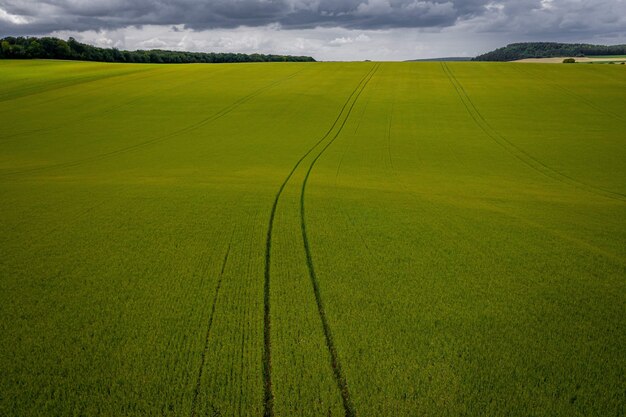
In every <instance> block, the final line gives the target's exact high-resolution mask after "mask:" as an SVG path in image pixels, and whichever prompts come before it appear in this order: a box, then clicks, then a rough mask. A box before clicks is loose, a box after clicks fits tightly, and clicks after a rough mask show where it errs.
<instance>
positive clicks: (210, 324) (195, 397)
mask: <svg viewBox="0 0 626 417" xmlns="http://www.w3.org/2000/svg"><path fill="white" fill-rule="evenodd" d="M231 244H232V237H231V242H229V243H228V247H227V248H226V254H225V255H224V260H223V261H222V269H221V270H220V275H219V278H218V280H217V286H216V287H215V294H214V295H213V304H212V307H211V313H210V314H209V320H208V322H207V328H206V332H205V338H204V349H202V355H201V358H200V367H199V368H198V376H197V378H196V386H195V389H194V392H193V398H192V399H191V417H194V416H195V415H196V406H197V403H198V395H199V394H200V385H201V383H202V374H203V372H204V365H205V362H206V353H207V351H208V350H209V339H210V336H211V329H212V327H213V317H214V316H215V309H216V305H217V298H218V296H219V294H220V288H221V287H222V278H223V277H224V271H225V270H226V264H227V263H228V255H229V253H230V247H231Z"/></svg>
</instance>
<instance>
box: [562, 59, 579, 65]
mask: <svg viewBox="0 0 626 417" xmlns="http://www.w3.org/2000/svg"><path fill="white" fill-rule="evenodd" d="M563 63H564V64H574V63H576V60H575V59H574V58H565V59H564V60H563Z"/></svg>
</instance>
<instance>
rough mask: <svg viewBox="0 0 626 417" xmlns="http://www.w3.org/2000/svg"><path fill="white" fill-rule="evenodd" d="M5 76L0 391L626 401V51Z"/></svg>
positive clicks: (250, 409) (116, 405) (51, 411)
mask: <svg viewBox="0 0 626 417" xmlns="http://www.w3.org/2000/svg"><path fill="white" fill-rule="evenodd" d="M0 79H2V83H0V195H1V196H2V198H1V199H0V214H1V215H0V232H1V233H0V253H1V255H2V256H1V257H0V352H1V354H0V415H2V416H5V415H6V416H38V415H54V416H70V415H76V416H78V415H85V416H95V415H105V416H125V415H128V416H135V415H144V416H148V415H149V416H153V415H154V416H157V415H158V416H160V415H171V416H262V415H266V416H271V415H275V416H298V415H302V416H330V415H332V416H344V415H346V416H354V415H356V416H376V417H378V416H417V415H419V416H459V415H468V416H470V415H471V416H477V415H490V416H496V415H508V416H623V415H625V413H626V377H625V375H626V354H625V351H626V135H625V134H624V132H625V131H626V95H625V94H624V91H626V71H625V70H624V67H623V66H613V65H606V66H593V65H574V66H568V65H541V64H512V63H370V62H365V63H306V64H291V63H277V64H223V65H210V64H198V65H140V64H134V65H133V64H103V63H80V62H63V61H0Z"/></svg>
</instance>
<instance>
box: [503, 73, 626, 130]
mask: <svg viewBox="0 0 626 417" xmlns="http://www.w3.org/2000/svg"><path fill="white" fill-rule="evenodd" d="M523 65H526V64H519V65H514V66H513V68H515V69H516V70H517V71H518V72H521V73H524V74H526V75H528V76H530V77H533V78H535V79H540V80H542V81H543V82H544V83H545V84H548V85H550V86H552V87H554V88H555V89H558V90H561V91H562V92H564V93H565V94H567V95H569V96H570V97H572V98H574V99H576V100H580V101H581V102H583V103H585V104H586V105H587V106H588V107H589V108H592V109H594V110H596V111H597V112H599V113H602V114H604V115H606V116H609V117H612V118H614V119H617V120H620V121H622V122H624V121H626V119H625V118H624V116H622V115H620V114H617V113H613V112H612V111H611V110H608V109H605V108H603V107H601V106H598V105H597V104H596V103H594V102H593V101H591V100H589V99H588V98H587V97H585V96H582V95H580V94H577V93H575V92H574V91H572V90H570V89H569V88H567V87H565V86H564V85H561V84H558V83H556V82H554V81H552V80H550V79H548V78H547V77H546V76H540V75H536V74H533V73H531V72H530V71H528V70H527V68H524V69H522V66H523Z"/></svg>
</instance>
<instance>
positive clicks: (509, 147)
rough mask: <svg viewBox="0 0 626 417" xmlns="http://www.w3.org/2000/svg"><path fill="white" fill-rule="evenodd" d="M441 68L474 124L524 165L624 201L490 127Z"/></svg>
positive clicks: (558, 179) (556, 178) (568, 182)
mask: <svg viewBox="0 0 626 417" xmlns="http://www.w3.org/2000/svg"><path fill="white" fill-rule="evenodd" d="M441 68H442V69H443V72H444V73H445V74H446V75H447V76H448V80H449V81H450V83H451V84H452V86H453V87H454V89H455V90H456V92H457V94H458V95H459V99H460V100H461V102H462V103H463V106H465V109H466V110H467V112H468V113H469V115H470V116H471V118H472V120H474V122H475V124H476V125H477V126H478V127H479V128H480V129H481V130H482V131H483V132H484V133H485V134H486V135H487V136H489V137H490V138H491V139H492V140H493V141H494V142H496V143H497V144H498V145H500V146H501V147H502V148H504V150H506V151H507V152H508V153H509V154H511V155H512V156H514V157H515V158H517V159H518V160H519V161H521V162H522V163H523V164H525V165H526V166H528V167H530V168H532V169H533V170H535V171H537V172H539V173H541V174H543V175H545V176H547V177H549V178H551V179H553V180H557V181H560V182H562V183H564V184H568V185H571V186H573V187H576V188H579V189H583V190H585V191H588V192H590V193H593V194H596V195H599V196H602V197H607V198H611V199H613V200H619V201H626V195H624V194H621V193H617V192H614V191H610V190H605V189H603V188H600V187H596V186H593V185H590V184H587V183H584V182H582V181H579V180H577V179H575V178H572V177H570V176H568V175H565V174H562V173H560V172H558V171H556V170H555V169H553V168H550V167H549V166H548V165H546V164H544V163H543V162H541V161H540V160H538V159H537V158H535V157H534V156H532V155H531V154H529V153H528V152H526V151H524V150H523V149H522V148H520V147H518V146H517V145H515V144H513V143H512V142H511V141H509V140H508V139H507V138H505V137H504V136H502V135H501V134H500V133H498V131H496V130H495V129H494V128H493V127H491V125H490V124H489V123H488V122H487V120H485V118H484V117H483V115H482V114H481V113H480V111H478V108H477V107H476V106H475V105H474V103H473V102H472V100H471V99H470V97H469V95H468V94H467V92H466V91H465V89H464V88H463V85H462V84H461V83H460V82H459V81H458V80H457V79H456V77H455V76H454V74H453V73H452V71H451V70H450V68H448V65H447V64H446V63H444V62H442V63H441Z"/></svg>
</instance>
